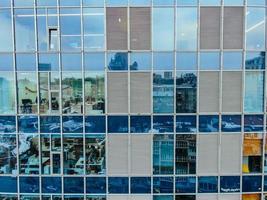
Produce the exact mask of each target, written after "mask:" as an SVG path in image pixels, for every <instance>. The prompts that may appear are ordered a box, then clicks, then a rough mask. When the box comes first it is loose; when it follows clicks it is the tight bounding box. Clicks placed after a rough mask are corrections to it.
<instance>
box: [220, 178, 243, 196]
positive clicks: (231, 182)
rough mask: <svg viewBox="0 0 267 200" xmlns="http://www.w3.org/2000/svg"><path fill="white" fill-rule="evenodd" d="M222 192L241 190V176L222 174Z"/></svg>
mask: <svg viewBox="0 0 267 200" xmlns="http://www.w3.org/2000/svg"><path fill="white" fill-rule="evenodd" d="M220 187H221V192H240V176H221V177H220Z"/></svg>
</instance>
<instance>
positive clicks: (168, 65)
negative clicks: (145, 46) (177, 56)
mask: <svg viewBox="0 0 267 200" xmlns="http://www.w3.org/2000/svg"><path fill="white" fill-rule="evenodd" d="M153 66H154V67H153V68H154V70H173V68H174V54H173V53H154V55H153Z"/></svg>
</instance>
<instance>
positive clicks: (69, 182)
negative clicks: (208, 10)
mask: <svg viewBox="0 0 267 200" xmlns="http://www.w3.org/2000/svg"><path fill="white" fill-rule="evenodd" d="M83 184H84V182H83V178H82V177H64V193H84V185H83Z"/></svg>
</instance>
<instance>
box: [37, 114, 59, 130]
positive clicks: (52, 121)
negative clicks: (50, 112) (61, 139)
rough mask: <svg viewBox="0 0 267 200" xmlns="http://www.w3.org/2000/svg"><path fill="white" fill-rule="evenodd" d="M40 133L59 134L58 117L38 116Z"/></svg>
mask: <svg viewBox="0 0 267 200" xmlns="http://www.w3.org/2000/svg"><path fill="white" fill-rule="evenodd" d="M40 133H60V116H40Z"/></svg>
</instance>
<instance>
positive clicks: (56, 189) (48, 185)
mask: <svg viewBox="0 0 267 200" xmlns="http://www.w3.org/2000/svg"><path fill="white" fill-rule="evenodd" d="M42 192H43V193H61V177H42Z"/></svg>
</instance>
